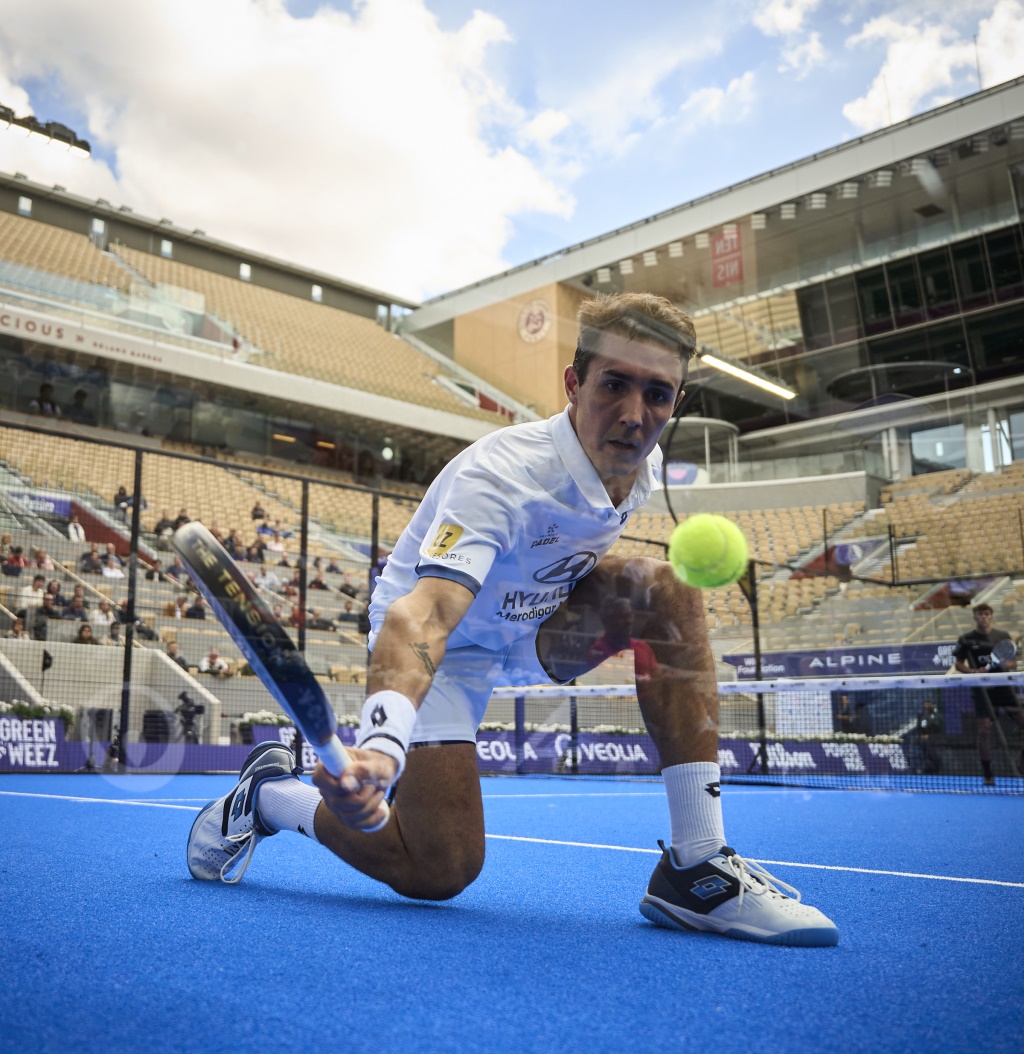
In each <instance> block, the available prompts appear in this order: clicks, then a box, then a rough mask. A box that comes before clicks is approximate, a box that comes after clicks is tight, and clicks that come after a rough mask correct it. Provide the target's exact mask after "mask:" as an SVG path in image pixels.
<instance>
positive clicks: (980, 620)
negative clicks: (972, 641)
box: [974, 611, 992, 633]
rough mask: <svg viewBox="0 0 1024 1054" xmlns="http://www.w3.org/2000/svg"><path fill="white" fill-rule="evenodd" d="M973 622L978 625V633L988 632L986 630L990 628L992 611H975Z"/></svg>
mask: <svg viewBox="0 0 1024 1054" xmlns="http://www.w3.org/2000/svg"><path fill="white" fill-rule="evenodd" d="M974 624H975V626H977V627H978V632H979V633H988V631H989V630H990V629H991V628H992V612H991V611H975V612H974Z"/></svg>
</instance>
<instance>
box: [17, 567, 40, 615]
mask: <svg viewBox="0 0 1024 1054" xmlns="http://www.w3.org/2000/svg"><path fill="white" fill-rule="evenodd" d="M45 592H46V575H33V576H32V584H31V585H28V586H22V587H21V589H19V590H18V606H19V607H28V606H30V605H35V604H41V603H42V602H43V594H44V593H45Z"/></svg>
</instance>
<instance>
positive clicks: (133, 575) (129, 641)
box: [117, 449, 142, 772]
mask: <svg viewBox="0 0 1024 1054" xmlns="http://www.w3.org/2000/svg"><path fill="white" fill-rule="evenodd" d="M141 512H142V451H141V450H139V449H136V451H135V478H134V480H133V482H132V533H131V540H130V541H129V543H128V623H127V625H126V626H125V628H124V666H123V672H122V675H121V733H120V744H121V749H120V750H119V752H118V755H119V756H118V759H117V767H118V770H119V771H120V772H124V771H125V769H126V768H127V764H128V758H127V754H128V720H129V717H130V715H131V708H132V648H133V647H134V646H135V591H136V582H137V578H138V564H139V517H140V514H141Z"/></svg>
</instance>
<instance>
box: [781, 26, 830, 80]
mask: <svg viewBox="0 0 1024 1054" xmlns="http://www.w3.org/2000/svg"><path fill="white" fill-rule="evenodd" d="M824 61H825V48H824V45H823V44H822V43H821V34H820V33H817V32H814V33H811V34H810V35H809V36H808V37H807V39H806V40H804V41H803V42H802V43H800V44H794V45H793V46H792V47H789V48H783V50H782V65H781V66H779V73H789V72H790V71H792V72H794V73H796V77H797V80H803V79H804V77H806V76H807V75H808V74H809V73H810V72H811V70H812V69H814V68H815V67H816V66H820V65H822V64H823V63H824Z"/></svg>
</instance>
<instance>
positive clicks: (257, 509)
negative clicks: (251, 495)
mask: <svg viewBox="0 0 1024 1054" xmlns="http://www.w3.org/2000/svg"><path fill="white" fill-rule="evenodd" d="M252 518H253V519H254V520H265V519H266V518H267V512H266V510H265V509H264V508H263V506H262V505H261V504H260V502H259V499H257V500H256V504H255V505H253V507H252Z"/></svg>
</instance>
